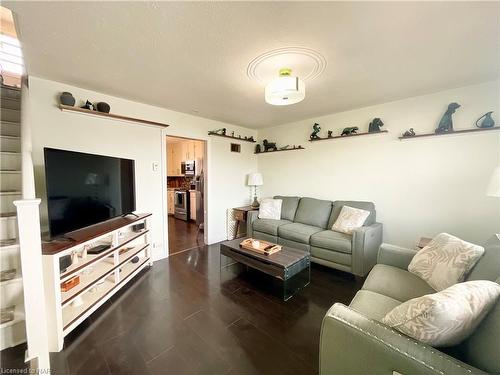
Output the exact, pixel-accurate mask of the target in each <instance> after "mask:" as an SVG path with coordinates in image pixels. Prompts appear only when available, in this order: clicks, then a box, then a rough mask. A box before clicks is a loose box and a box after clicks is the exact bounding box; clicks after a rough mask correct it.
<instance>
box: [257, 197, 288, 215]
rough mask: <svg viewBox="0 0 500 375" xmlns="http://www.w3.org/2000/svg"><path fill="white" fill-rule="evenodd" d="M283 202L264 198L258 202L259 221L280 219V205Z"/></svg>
mask: <svg viewBox="0 0 500 375" xmlns="http://www.w3.org/2000/svg"><path fill="white" fill-rule="evenodd" d="M282 203H283V200H281V199H272V198H264V199H262V201H261V202H260V207H259V219H274V220H279V219H281V204H282Z"/></svg>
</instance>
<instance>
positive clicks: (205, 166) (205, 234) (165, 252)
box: [158, 129, 208, 260]
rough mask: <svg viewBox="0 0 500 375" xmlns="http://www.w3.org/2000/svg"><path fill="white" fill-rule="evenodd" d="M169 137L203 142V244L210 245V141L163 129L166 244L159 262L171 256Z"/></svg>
mask: <svg viewBox="0 0 500 375" xmlns="http://www.w3.org/2000/svg"><path fill="white" fill-rule="evenodd" d="M167 137H173V138H181V139H186V140H191V141H200V142H203V180H204V181H203V187H204V190H205V191H204V194H203V215H204V216H205V217H204V220H203V224H204V225H203V242H205V244H208V229H207V228H208V199H207V197H208V194H207V191H208V140H207V139H202V138H194V137H183V136H179V135H174V134H168V133H167V130H166V129H162V131H161V148H162V151H161V176H162V177H161V179H162V183H161V189H162V214H163V223H162V230H163V243H164V250H163V251H162V254H161V257H159V258H158V260H160V259H163V258H168V257H169V256H170V249H169V247H168V194H167V188H168V184H167V168H168V156H167V153H168V142H167Z"/></svg>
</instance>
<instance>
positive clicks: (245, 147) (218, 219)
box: [27, 77, 257, 258]
mask: <svg viewBox="0 0 500 375" xmlns="http://www.w3.org/2000/svg"><path fill="white" fill-rule="evenodd" d="M62 91H69V92H71V93H72V94H73V96H74V97H75V98H76V99H77V105H79V104H80V101H82V100H85V99H89V100H90V101H105V102H107V103H109V104H110V105H111V112H113V113H117V114H123V115H128V116H133V117H138V118H144V119H149V120H153V121H158V122H164V123H167V124H169V125H170V127H169V128H167V129H166V130H164V131H163V133H162V130H160V128H157V127H149V126H144V125H138V124H132V123H127V122H122V121H115V120H108V119H102V118H97V117H90V116H85V115H79V114H75V113H69V112H61V111H60V110H59V109H58V107H57V105H58V96H59V94H60V92H62ZM28 100H29V106H28V108H29V113H28V114H27V122H28V124H30V126H31V127H32V142H33V163H34V166H35V179H36V189H37V197H40V198H42V206H41V220H42V228H44V229H47V202H46V193H45V176H44V162H43V148H44V147H54V148H62V149H67V150H74V151H81V152H88V153H95V154H101V155H109V156H115V157H123V158H129V159H134V160H135V162H136V199H137V212H152V213H153V215H154V219H153V228H152V229H153V239H154V243H155V244H156V245H158V246H159V247H157V248H156V249H155V258H159V257H161V256H163V255H164V254H165V246H166V244H167V243H168V241H167V242H165V246H163V248H162V247H161V246H162V244H164V240H166V238H167V237H166V233H163V223H164V222H165V220H166V219H165V215H166V206H165V208H164V207H163V199H164V192H163V188H164V187H165V186H166V165H164V166H163V167H160V169H159V170H158V171H153V168H152V164H153V162H158V163H161V162H162V161H163V162H164V163H166V158H165V153H164V149H165V147H164V146H165V135H174V136H181V137H190V138H197V139H204V140H207V155H208V167H207V169H208V181H207V194H208V199H207V208H208V221H207V224H208V225H207V232H208V242H209V243H214V242H218V241H221V240H224V239H226V210H227V209H228V208H231V207H237V206H241V205H244V204H248V203H249V202H250V189H249V187H247V186H245V176H246V174H247V173H250V172H254V171H255V170H256V169H257V161H256V158H255V155H253V144H251V143H248V142H241V143H242V147H241V154H236V153H231V152H230V142H229V141H228V140H225V139H223V138H219V137H209V136H208V135H207V132H208V131H209V130H213V129H218V128H222V127H227V128H228V130H229V131H233V130H234V131H235V132H236V133H237V134H242V135H248V136H250V135H253V136H254V137H255V136H256V131H254V130H249V129H245V128H241V127H237V126H232V125H230V124H224V123H221V122H217V121H212V120H208V119H204V118H201V117H197V116H191V115H187V114H183V113H179V112H174V111H170V110H167V109H163V108H158V107H153V106H149V105H146V104H141V103H136V102H132V101H129V100H125V99H121V98H116V97H112V96H109V95H104V94H100V93H97V92H94V91H90V90H84V89H81V88H77V87H73V86H69V85H66V84H63V83H59V82H54V81H49V80H44V79H40V78H37V77H30V78H29V98H28ZM165 188H166V187H165Z"/></svg>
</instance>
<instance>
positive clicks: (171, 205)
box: [167, 190, 175, 215]
mask: <svg viewBox="0 0 500 375" xmlns="http://www.w3.org/2000/svg"><path fill="white" fill-rule="evenodd" d="M167 208H168V214H169V215H173V214H174V212H175V192H174V191H173V190H168V191H167Z"/></svg>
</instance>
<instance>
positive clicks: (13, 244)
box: [0, 239, 19, 251]
mask: <svg viewBox="0 0 500 375" xmlns="http://www.w3.org/2000/svg"><path fill="white" fill-rule="evenodd" d="M18 249H19V241H17V239H14V240H9V241H0V251H11V250H18Z"/></svg>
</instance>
